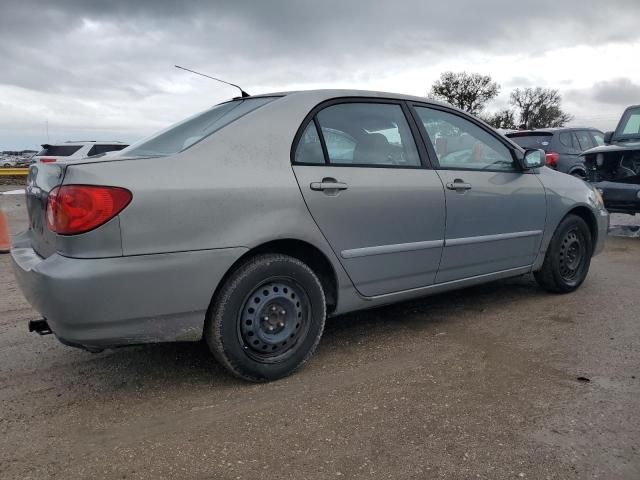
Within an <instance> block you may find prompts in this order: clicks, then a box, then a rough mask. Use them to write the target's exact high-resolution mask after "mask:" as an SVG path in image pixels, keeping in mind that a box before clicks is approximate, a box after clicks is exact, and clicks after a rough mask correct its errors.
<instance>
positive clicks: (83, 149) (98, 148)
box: [31, 140, 129, 163]
mask: <svg viewBox="0 0 640 480" xmlns="http://www.w3.org/2000/svg"><path fill="white" fill-rule="evenodd" d="M128 146H129V145H128V144H126V143H122V142H117V141H114V142H109V141H104V142H99V141H95V140H90V141H80V142H71V141H70V142H64V143H57V144H54V145H51V144H48V143H45V144H43V145H42V150H41V151H39V152H38V154H37V155H34V156H33V158H32V159H31V163H36V162H42V163H52V162H55V161H57V160H58V159H62V158H64V159H65V160H78V159H80V158H85V157H93V156H95V155H100V154H103V153H107V152H117V151H119V150H122V149H123V148H126V147H128Z"/></svg>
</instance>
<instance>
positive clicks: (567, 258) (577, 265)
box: [560, 230, 585, 281]
mask: <svg viewBox="0 0 640 480" xmlns="http://www.w3.org/2000/svg"><path fill="white" fill-rule="evenodd" d="M584 258H585V247H584V244H583V242H582V241H581V239H580V236H579V235H578V231H577V230H571V231H569V232H568V233H567V234H566V235H565V237H564V239H563V240H562V243H561V245H560V275H561V276H562V278H563V279H564V280H567V281H574V280H575V279H576V277H577V276H578V274H579V273H580V271H581V269H582V264H583V263H584Z"/></svg>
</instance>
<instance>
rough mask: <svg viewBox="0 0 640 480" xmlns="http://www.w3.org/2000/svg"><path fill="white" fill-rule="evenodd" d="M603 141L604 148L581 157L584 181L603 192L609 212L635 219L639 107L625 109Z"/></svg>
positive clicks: (639, 185)
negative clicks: (613, 129) (614, 128)
mask: <svg viewBox="0 0 640 480" xmlns="http://www.w3.org/2000/svg"><path fill="white" fill-rule="evenodd" d="M605 140H606V142H607V145H603V146H600V147H596V148H593V149H590V150H587V151H586V152H584V153H583V154H582V155H583V156H584V158H585V165H586V168H587V180H588V181H589V182H591V183H592V184H593V185H594V186H595V187H596V188H598V189H599V190H600V191H601V192H602V196H603V197H604V202H605V206H606V207H607V209H608V210H609V211H610V212H618V213H628V214H631V215H635V214H636V213H638V212H640V105H635V106H632V107H629V108H627V109H626V110H625V112H624V113H623V114H622V117H621V119H620V122H619V123H618V126H617V128H616V130H615V131H614V132H608V133H607V135H606V136H605Z"/></svg>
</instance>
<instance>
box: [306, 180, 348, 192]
mask: <svg viewBox="0 0 640 480" xmlns="http://www.w3.org/2000/svg"><path fill="white" fill-rule="evenodd" d="M325 180H326V179H324V180H323V181H322V182H311V185H309V186H310V187H311V190H316V191H320V190H346V189H347V188H349V185H347V184H346V183H343V182H336V181H333V182H327V181H325Z"/></svg>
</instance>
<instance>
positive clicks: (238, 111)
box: [122, 97, 277, 157]
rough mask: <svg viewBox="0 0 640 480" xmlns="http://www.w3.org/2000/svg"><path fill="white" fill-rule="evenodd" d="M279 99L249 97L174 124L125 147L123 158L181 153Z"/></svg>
mask: <svg viewBox="0 0 640 480" xmlns="http://www.w3.org/2000/svg"><path fill="white" fill-rule="evenodd" d="M276 98H277V97H260V98H247V99H238V100H233V101H231V102H227V103H221V104H220V105H216V106H215V107H213V108H212V109H210V110H207V111H205V112H203V113H200V114H198V115H196V116H194V117H191V118H188V119H187V120H184V121H182V122H180V123H177V124H175V125H172V126H171V127H169V128H168V129H166V130H163V131H161V132H160V133H157V134H155V135H153V136H151V137H149V138H146V139H144V140H142V141H140V142H138V143H136V144H133V145H131V146H130V147H129V148H125V149H124V150H122V155H126V156H132V157H152V156H164V155H171V154H174V153H178V152H181V151H183V150H186V149H187V148H189V147H190V146H192V145H194V144H195V143H198V142H199V141H200V140H202V139H203V138H205V137H207V136H209V135H211V134H212V133H214V132H215V131H217V130H220V129H221V128H222V127H224V126H226V125H228V124H230V123H231V122H233V121H234V120H236V119H238V118H240V117H241V116H243V115H245V114H247V113H249V112H251V111H252V110H255V109H256V108H258V107H261V106H262V105H265V104H267V103H269V102H271V101H273V100H275V99H276Z"/></svg>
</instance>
